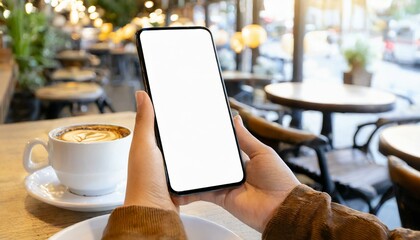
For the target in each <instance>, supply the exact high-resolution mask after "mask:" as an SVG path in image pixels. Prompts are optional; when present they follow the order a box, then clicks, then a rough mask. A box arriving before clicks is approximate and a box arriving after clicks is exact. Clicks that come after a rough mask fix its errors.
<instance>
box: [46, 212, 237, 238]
mask: <svg viewBox="0 0 420 240" xmlns="http://www.w3.org/2000/svg"><path fill="white" fill-rule="evenodd" d="M108 218H109V214H107V215H103V216H99V217H95V218H91V219H88V220H85V221H83V222H80V223H76V224H74V225H72V226H70V227H68V228H65V229H63V230H61V231H60V232H58V233H56V234H54V235H53V236H52V237H50V238H49V240H74V239H77V240H96V239H101V237H102V232H103V230H104V228H105V226H106V224H107V222H108ZM181 220H182V222H183V223H184V227H185V231H186V233H187V237H188V239H190V240H196V239H200V240H211V239H218V240H239V239H241V238H240V237H239V236H238V235H236V234H235V233H233V232H231V231H230V230H228V229H226V228H224V227H222V226H220V225H218V224H216V223H213V222H210V221H207V220H204V219H202V218H198V217H194V216H188V215H185V214H181Z"/></svg>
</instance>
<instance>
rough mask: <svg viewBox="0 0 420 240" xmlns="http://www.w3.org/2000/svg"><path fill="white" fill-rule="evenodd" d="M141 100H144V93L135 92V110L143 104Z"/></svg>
mask: <svg viewBox="0 0 420 240" xmlns="http://www.w3.org/2000/svg"><path fill="white" fill-rule="evenodd" d="M143 100H144V92H142V91H137V92H136V102H137V108H139V107H140V106H141V104H142V103H143Z"/></svg>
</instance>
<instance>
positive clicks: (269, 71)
mask: <svg viewBox="0 0 420 240" xmlns="http://www.w3.org/2000/svg"><path fill="white" fill-rule="evenodd" d="M165 26H171V27H177V26H205V27H207V28H209V29H210V30H211V32H212V34H213V38H214V44H215V47H216V49H217V53H218V58H219V62H220V68H221V70H222V76H223V79H224V82H225V86H226V91H227V93H228V95H229V97H230V99H229V102H230V104H231V108H232V109H235V110H236V111H237V112H239V114H241V115H243V116H244V117H243V118H244V121H245V123H246V125H247V126H248V128H249V129H251V130H252V129H253V130H252V132H253V133H254V134H255V135H257V136H258V137H259V138H260V139H261V140H262V141H264V142H265V143H267V144H270V145H271V146H273V147H274V148H278V146H279V144H280V145H281V144H282V143H283V140H282V134H281V133H280V132H279V133H278V134H277V132H276V131H277V130H278V129H282V128H287V129H290V128H293V129H298V130H299V131H304V132H306V133H308V134H312V135H313V136H316V137H317V139H318V138H319V139H321V140H322V141H324V142H326V144H325V146H324V145H323V147H322V149H323V150H324V153H325V157H326V159H330V157H331V158H332V157H333V156H330V155H333V153H334V154H335V152H337V155H334V156H335V157H337V156H338V159H339V160H340V159H343V158H344V157H341V158H340V156H344V155H339V154H338V150H342V149H347V150H349V149H350V150H355V149H356V150H358V151H360V152H362V153H363V154H364V155H369V156H370V158H371V159H374V160H370V163H371V162H372V161H374V162H375V164H376V165H378V166H379V167H382V169H385V170H386V171H388V170H387V156H388V153H393V154H392V155H395V154H394V152H392V151H390V149H389V145H387V144H386V143H385V142H386V139H383V138H381V131H382V128H385V127H388V125H397V124H407V123H410V124H413V122H414V124H416V123H418V121H419V120H420V0H282V1H279V0H120V1H114V0H29V1H25V0H2V1H0V125H3V124H4V125H7V124H15V123H18V122H26V121H43V120H46V119H56V118H66V117H75V116H81V115H90V114H100V113H104V114H107V113H112V112H122V111H135V100H134V92H135V91H136V90H139V89H143V84H142V81H141V72H140V68H139V61H138V57H137V50H136V45H135V40H134V35H135V32H136V31H137V30H139V29H142V28H148V27H165ZM168 41H170V39H168ZM186 87H187V86H186ZM198 101H199V100H198ZM247 114H251V115H252V116H248V115H247ZM247 117H248V118H247ZM253 117H256V118H257V119H259V120H262V121H257V122H253V121H251V120H252V119H253ZM246 119H248V120H249V121H248V122H247V121H246ZM258 123H260V124H262V126H260V127H261V128H266V129H271V134H268V135H267V131H266V132H264V131H263V132H259V129H261V128H259V127H256V126H257V125H258ZM365 123H371V124H367V125H369V126H367V125H366V126H367V128H370V130H371V131H373V134H371V133H370V132H371V131H370V132H369V131H367V132H365V131H362V130H361V129H362V128H363V129H365V128H364V126H365V125H364V124H365ZM264 124H266V125H264ZM385 125H387V126H385ZM361 126H362V127H361ZM415 126H418V124H417V125H415ZM276 129H277V130H276ZM279 131H280V130H279ZM1 134H3V133H1V132H0V135H1ZM276 134H277V135H276ZM305 136H306V135H305ZM355 136H356V137H355ZM399 137H400V138H404V136H399ZM356 138H357V139H356ZM384 138H385V137H384ZM407 138H408V136H407ZM391 139H393V137H391ZM411 139H412V141H411V143H413V141H416V140H417V141H418V139H419V138H418V137H417V138H415V137H414V138H411ZM381 141H382V145H381ZM318 142H319V141H318ZM408 142H410V141H408ZM305 143H307V142H305ZM305 143H298V142H296V141H295V142H292V143H290V142H289V143H287V144H289V145H290V144H296V145H298V146H297V148H295V150H296V149H297V151H295V153H296V154H295V155H296V156H295V157H294V158H293V157H292V158H290V160H288V161H287V162H288V164H289V166H291V167H292V169H293V170H294V171H296V173H297V174H298V173H299V174H302V176H301V177H302V179H303V180H302V181H303V182H306V181H308V184H310V185H311V186H314V187H316V188H318V189H321V190H324V191H327V192H328V193H330V194H332V196H335V197H336V198H334V199H335V200H337V201H338V202H342V201H341V200H342V199H341V197H343V198H344V199H346V200H345V203H346V204H347V205H349V206H350V207H354V208H356V209H359V210H362V211H366V212H369V211H370V212H372V213H376V214H377V215H378V217H380V218H381V220H382V221H384V223H385V224H387V225H388V226H389V227H390V228H395V227H399V226H402V223H401V221H400V218H398V214H399V213H400V214H401V212H399V211H398V209H399V207H401V206H402V205H401V204H400V203H399V202H398V201H397V200H398V196H399V195H398V194H395V192H398V191H395V192H392V191H391V192H390V191H385V190H389V188H388V189H379V188H378V184H382V183H384V182H380V181H379V180H380V178H381V176H382V175H380V174H378V175H375V171H374V170H369V171H368V172H364V173H360V171H359V170H360V169H361V168H363V167H360V166H359V168H351V169H352V170H355V171H359V173H357V174H355V175H352V176H347V175H349V174H347V175H346V174H344V173H341V175H340V173H337V172H334V170H333V168H332V167H331V166H328V167H330V169H329V171H327V170H328V169H327V170H326V169H315V168H316V166H315V168H314V166H312V165H311V166H307V164H306V165H305V161H303V160H302V159H297V158H298V156H303V157H308V156H310V155H311V154H310V153H309V152H310V149H309V148H310V147H313V145H310V147H309V148H308V149H307V148H305V147H304V146H305ZM379 145H380V146H382V147H378V146H379ZM391 145H392V144H391ZM413 145H414V146H416V147H413V149H417V150H413V151H414V152H415V153H412V152H409V153H410V154H411V155H414V156H417V161H419V160H418V159H420V156H419V155H420V154H419V152H418V149H420V142H414V143H413ZM316 149H318V148H316ZM276 150H278V152H279V153H281V154H283V153H285V151H283V148H278V149H276ZM299 151H300V152H303V153H301V154H297V152H299ZM401 151H403V150H401ZM401 151H400V152H401ZM318 153H319V152H318ZM416 154H417V155H416ZM286 156H287V155H286V154H285V155H284V158H286ZM319 156H320V155H319V154H318V157H319ZM322 156H324V155H322ZM345 156H346V161H347V160H348V161H353V160H352V157H354V156H355V155H354V154H353V155H352V154H350V153H348V154H347V155H345ZM401 158H403V156H401ZM403 160H404V159H403ZM328 161H329V160H328ZM314 162H315V163H316V161H314ZM319 162H321V160H320V161H319ZM338 162H340V161H338ZM328 164H330V163H328ZM331 164H332V163H331ZM338 165H339V163H335V164H333V166H336V167H337V166H338ZM376 165H375V166H376ZM417 166H418V165H417ZM334 169H335V168H334ZM347 169H349V168H347ZM369 169H370V168H369ZM417 170H418V171H420V169H417ZM346 171H347V170H346ZM370 174H372V176H373V177H372V178H373V179H371V180H369V181H370V182H369V181H368V183H365V182H361V181H359V179H364V178H365V177H366V176H367V175H370ZM382 177H385V180H384V181H385V182H386V181H388V184H391V182H390V178H389V176H388V175H387V174H386V176H385V175H384V176H382ZM355 178H356V179H355ZM381 181H382V180H381ZM369 184H370V185H369ZM418 184H419V183H418V182H417V189H418V190H420V187H419V186H418ZM385 185H386V184H385ZM385 185H384V186H385ZM386 186H388V185H386ZM389 186H391V185H389ZM389 186H388V187H389ZM343 189H344V190H343ZM391 189H392V188H391ZM336 191H338V192H340V194H341V196H340V197H338V195H335V194H336ZM354 192H356V194H353V193H354ZM360 192H362V193H360ZM418 192H419V191H417V193H418ZM395 195H396V196H397V198H395V197H394V196H395ZM360 196H362V197H360ZM360 199H362V201H360ZM388 199H391V200H389V201H387V200H388ZM418 199H420V198H418ZM368 200H369V202H371V201H370V200H372V202H374V204H373V205H377V203H379V205H378V206H379V207H381V208H380V209H379V207H378V208H377V209H375V207H374V206H373V205H372V207H368V206H367V205H366V204H365V202H368ZM382 200H383V201H382ZM414 202H416V201H414ZM382 203H384V204H383V205H382ZM419 203H420V201H417V202H416V204H414V205H415V208H416V209H417V210H416V211H417V213H418V212H420V210H419V209H420V205H419ZM381 205H382V206H381ZM369 206H370V205H369ZM400 211H402V210H401V208H400ZM413 211H414V210H413ZM404 221H407V220H404ZM403 223H404V222H403ZM418 227H420V226H418Z"/></svg>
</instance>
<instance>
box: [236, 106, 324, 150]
mask: <svg viewBox="0 0 420 240" xmlns="http://www.w3.org/2000/svg"><path fill="white" fill-rule="evenodd" d="M237 110H238V112H239V114H240V115H241V117H242V119H243V122H244V124H245V126H246V127H247V128H248V130H249V131H250V132H251V133H252V134H254V135H256V136H257V137H259V138H261V139H262V141H264V140H267V141H273V142H276V143H277V144H278V143H289V144H302V143H306V142H310V141H315V140H317V139H318V138H319V137H318V136H316V135H314V134H312V133H307V132H305V131H302V130H298V129H293V128H287V127H283V126H282V125H280V124H278V123H275V122H270V121H267V120H266V119H264V118H262V117H259V116H256V115H255V114H253V113H252V112H250V111H248V110H247V109H244V108H242V109H237Z"/></svg>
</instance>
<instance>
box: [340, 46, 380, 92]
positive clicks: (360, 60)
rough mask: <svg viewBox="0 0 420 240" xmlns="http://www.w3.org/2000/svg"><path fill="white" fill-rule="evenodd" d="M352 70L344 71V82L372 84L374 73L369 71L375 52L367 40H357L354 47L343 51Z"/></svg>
mask: <svg viewBox="0 0 420 240" xmlns="http://www.w3.org/2000/svg"><path fill="white" fill-rule="evenodd" d="M343 55H344V58H345V60H346V62H347V64H348V66H349V69H350V71H348V72H344V76H343V78H344V83H345V84H354V85H361V86H368V87H370V86H371V85H372V75H373V74H372V73H371V72H369V71H368V66H369V64H371V62H372V60H373V58H374V56H375V54H374V52H373V50H372V48H371V46H370V45H369V43H368V42H367V41H363V40H360V39H359V40H357V41H356V42H355V44H354V45H353V47H351V48H346V49H344V51H343Z"/></svg>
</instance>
